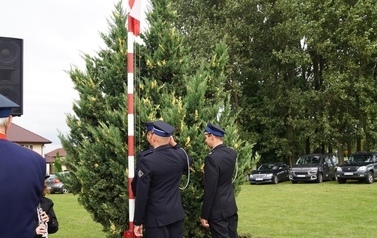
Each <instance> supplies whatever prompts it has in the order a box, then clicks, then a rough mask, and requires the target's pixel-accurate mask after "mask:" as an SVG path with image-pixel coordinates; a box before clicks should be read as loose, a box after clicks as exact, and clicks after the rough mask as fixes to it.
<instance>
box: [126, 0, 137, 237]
mask: <svg viewBox="0 0 377 238" xmlns="http://www.w3.org/2000/svg"><path fill="white" fill-rule="evenodd" d="M134 2H135V0H129V6H130V9H131V8H132V7H133V5H134ZM127 29H128V30H127V32H128V33H127V101H128V118H127V124H128V143H127V144H128V187H127V188H128V211H129V229H128V231H125V232H124V238H134V237H135V233H134V211H135V197H134V194H133V193H132V189H131V182H132V179H133V178H134V176H135V150H134V148H135V141H134V127H135V125H134V122H135V120H134V95H133V92H134V62H133V58H134V34H133V24H132V20H131V16H130V14H129V13H128V16H127Z"/></svg>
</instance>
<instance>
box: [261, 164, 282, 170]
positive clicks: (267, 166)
mask: <svg viewBox="0 0 377 238" xmlns="http://www.w3.org/2000/svg"><path fill="white" fill-rule="evenodd" d="M277 168H278V167H277V166H276V165H275V164H262V165H261V166H259V168H258V170H271V169H277Z"/></svg>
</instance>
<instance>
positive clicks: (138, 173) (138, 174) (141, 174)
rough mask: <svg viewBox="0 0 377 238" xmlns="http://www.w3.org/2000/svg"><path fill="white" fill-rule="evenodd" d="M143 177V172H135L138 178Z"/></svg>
mask: <svg viewBox="0 0 377 238" xmlns="http://www.w3.org/2000/svg"><path fill="white" fill-rule="evenodd" d="M143 175H144V172H143V171H141V170H139V171H138V172H137V176H139V178H140V177H141V176H143Z"/></svg>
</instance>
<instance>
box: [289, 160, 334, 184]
mask: <svg viewBox="0 0 377 238" xmlns="http://www.w3.org/2000/svg"><path fill="white" fill-rule="evenodd" d="M337 161H338V160H337V158H336V157H335V155H333V154H307V155H303V156H301V157H300V158H299V159H298V160H297V162H296V164H295V165H294V166H292V168H291V170H290V173H289V180H291V182H292V183H298V182H299V181H316V182H318V183H322V182H323V181H324V180H334V179H335V167H336V165H337Z"/></svg>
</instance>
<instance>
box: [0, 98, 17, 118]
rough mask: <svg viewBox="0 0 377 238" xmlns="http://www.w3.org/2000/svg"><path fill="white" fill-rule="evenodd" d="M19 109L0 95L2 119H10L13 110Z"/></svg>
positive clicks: (0, 115)
mask: <svg viewBox="0 0 377 238" xmlns="http://www.w3.org/2000/svg"><path fill="white" fill-rule="evenodd" d="M18 107H20V106H19V105H17V104H16V103H14V102H12V101H11V100H9V99H8V98H7V97H4V96H3V95H1V94H0V118H3V117H8V116H9V115H10V113H11V111H12V109H13V108H18Z"/></svg>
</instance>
